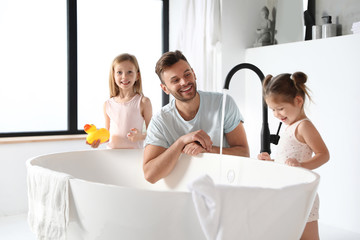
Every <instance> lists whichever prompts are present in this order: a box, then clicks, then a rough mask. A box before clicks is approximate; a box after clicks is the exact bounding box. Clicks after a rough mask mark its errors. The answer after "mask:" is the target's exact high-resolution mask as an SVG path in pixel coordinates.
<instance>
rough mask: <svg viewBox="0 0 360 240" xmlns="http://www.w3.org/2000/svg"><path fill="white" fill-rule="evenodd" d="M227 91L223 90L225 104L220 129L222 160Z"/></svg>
mask: <svg viewBox="0 0 360 240" xmlns="http://www.w3.org/2000/svg"><path fill="white" fill-rule="evenodd" d="M227 91H228V90H227V89H223V102H222V112H221V125H220V127H221V129H220V131H221V132H220V158H221V156H222V149H223V141H224V119H225V106H226V95H227Z"/></svg>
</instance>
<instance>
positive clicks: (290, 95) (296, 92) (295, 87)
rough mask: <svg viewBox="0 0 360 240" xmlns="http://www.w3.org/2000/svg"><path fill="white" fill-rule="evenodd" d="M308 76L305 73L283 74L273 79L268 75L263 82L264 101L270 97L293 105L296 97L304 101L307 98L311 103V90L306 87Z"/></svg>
mask: <svg viewBox="0 0 360 240" xmlns="http://www.w3.org/2000/svg"><path fill="white" fill-rule="evenodd" d="M306 81H307V75H306V74H305V73H303V72H295V73H293V74H290V73H283V74H280V75H277V76H276V77H273V76H271V75H267V76H266V77H265V78H264V81H263V93H264V99H266V98H268V97H274V98H276V99H277V98H281V101H285V102H288V103H293V102H294V98H295V97H296V96H301V97H302V98H303V99H304V102H305V97H306V96H307V97H308V98H309V100H310V101H311V97H310V95H309V91H310V90H309V89H308V88H307V86H306V85H305V83H306Z"/></svg>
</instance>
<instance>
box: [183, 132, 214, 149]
mask: <svg viewBox="0 0 360 240" xmlns="http://www.w3.org/2000/svg"><path fill="white" fill-rule="evenodd" d="M181 138H182V141H183V143H184V144H185V147H186V145H188V144H189V143H195V142H197V143H198V144H200V146H201V147H202V148H204V150H205V151H207V152H210V151H211V149H212V144H213V142H212V141H211V138H210V136H209V135H208V134H207V133H206V132H204V131H203V130H197V131H195V132H191V133H188V134H186V135H184V136H182V137H181Z"/></svg>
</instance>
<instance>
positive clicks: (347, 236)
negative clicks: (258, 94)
mask: <svg viewBox="0 0 360 240" xmlns="http://www.w3.org/2000/svg"><path fill="white" fill-rule="evenodd" d="M319 228H320V239H321V240H360V234H357V233H351V232H348V231H344V230H341V229H336V228H333V227H329V226H326V225H323V224H320V227H319ZM0 239H1V240H36V237H35V235H34V234H33V233H32V232H31V231H30V229H29V227H28V225H27V221H26V215H24V214H23V215H16V216H10V217H0Z"/></svg>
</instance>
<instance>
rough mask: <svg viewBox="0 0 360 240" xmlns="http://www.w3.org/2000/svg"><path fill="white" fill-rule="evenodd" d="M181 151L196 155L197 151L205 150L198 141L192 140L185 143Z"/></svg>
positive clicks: (202, 151)
mask: <svg viewBox="0 0 360 240" xmlns="http://www.w3.org/2000/svg"><path fill="white" fill-rule="evenodd" d="M182 152H183V153H185V154H188V155H191V156H196V155H198V154H199V153H204V152H206V150H205V149H204V148H203V147H202V146H201V145H200V143H198V142H192V143H189V144H187V145H185V147H184V149H183V151H182Z"/></svg>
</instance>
